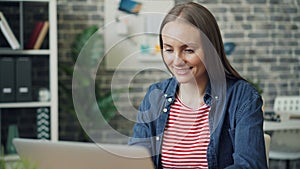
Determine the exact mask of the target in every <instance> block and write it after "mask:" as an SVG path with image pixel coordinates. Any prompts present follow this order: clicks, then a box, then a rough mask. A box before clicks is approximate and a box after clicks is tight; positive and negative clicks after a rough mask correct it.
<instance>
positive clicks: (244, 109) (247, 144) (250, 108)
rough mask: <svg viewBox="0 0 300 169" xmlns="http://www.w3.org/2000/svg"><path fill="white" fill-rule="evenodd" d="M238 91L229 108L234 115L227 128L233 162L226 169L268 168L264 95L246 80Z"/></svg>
mask: <svg viewBox="0 0 300 169" xmlns="http://www.w3.org/2000/svg"><path fill="white" fill-rule="evenodd" d="M235 92H236V93H235V94H234V95H235V97H234V98H235V99H234V100H233V101H234V102H235V103H232V104H233V105H236V106H233V107H234V109H233V107H231V108H230V109H229V111H231V112H229V114H233V116H231V117H230V121H231V122H230V125H231V127H230V129H229V131H228V132H229V135H230V137H231V139H232V144H233V151H234V152H233V154H232V156H233V161H234V163H233V164H232V165H231V166H228V167H226V169H233V168H235V169H236V168H243V169H245V168H249V169H250V168H260V169H264V168H267V161H266V153H265V142H264V132H263V112H262V108H261V107H262V103H263V102H262V99H261V96H260V95H259V94H258V92H257V91H256V90H255V89H254V88H253V87H252V86H251V85H249V84H247V83H245V84H243V85H240V87H238V89H237V90H236V91H235ZM229 107H230V106H229ZM233 112H234V113H233ZM220 141H222V140H220Z"/></svg>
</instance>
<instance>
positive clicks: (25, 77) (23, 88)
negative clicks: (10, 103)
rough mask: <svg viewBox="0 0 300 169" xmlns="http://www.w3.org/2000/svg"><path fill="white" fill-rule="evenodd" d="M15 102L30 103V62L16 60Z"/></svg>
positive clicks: (24, 58) (27, 60)
mask: <svg viewBox="0 0 300 169" xmlns="http://www.w3.org/2000/svg"><path fill="white" fill-rule="evenodd" d="M16 101H32V82H31V60H30V58H29V57H20V58H17V59H16Z"/></svg>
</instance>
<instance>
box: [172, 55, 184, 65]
mask: <svg viewBox="0 0 300 169" xmlns="http://www.w3.org/2000/svg"><path fill="white" fill-rule="evenodd" d="M173 62H174V64H175V65H181V64H184V63H185V62H184V59H183V56H182V54H181V53H180V52H176V53H175V58H174V61H173Z"/></svg>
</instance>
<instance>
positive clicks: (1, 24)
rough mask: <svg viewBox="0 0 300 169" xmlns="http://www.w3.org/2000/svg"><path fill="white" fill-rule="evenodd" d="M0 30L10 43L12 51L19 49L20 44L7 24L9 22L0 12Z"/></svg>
mask: <svg viewBox="0 0 300 169" xmlns="http://www.w3.org/2000/svg"><path fill="white" fill-rule="evenodd" d="M0 29H1V31H2V33H3V34H4V36H5V38H6V40H7V41H8V43H9V45H10V46H11V48H12V49H19V48H20V43H19V41H18V40H17V38H16V37H15V35H14V33H13V31H12V30H11V28H10V26H9V25H8V23H7V20H6V18H5V16H4V14H3V13H2V12H1V11H0Z"/></svg>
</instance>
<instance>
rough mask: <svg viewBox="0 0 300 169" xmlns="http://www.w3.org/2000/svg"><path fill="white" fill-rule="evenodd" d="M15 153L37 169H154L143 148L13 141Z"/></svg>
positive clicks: (65, 142) (117, 145)
mask: <svg viewBox="0 0 300 169" xmlns="http://www.w3.org/2000/svg"><path fill="white" fill-rule="evenodd" d="M13 143H14V145H15V147H16V150H17V153H18V155H19V156H20V158H21V159H22V160H23V161H24V163H27V162H29V163H30V165H31V166H36V168H37V169H120V168H125V169H127V168H128V169H141V168H143V169H154V166H153V163H152V160H151V156H150V155H149V152H148V150H147V149H145V148H144V147H140V146H128V145H120V144H96V143H83V142H69V141H56V142H54V141H48V140H37V139H24V138H16V139H14V140H13Z"/></svg>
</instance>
